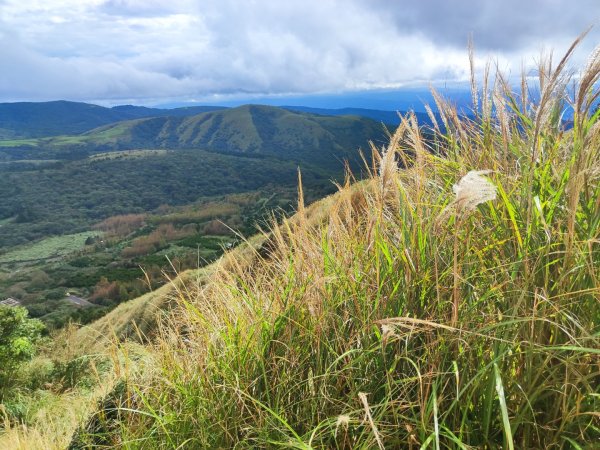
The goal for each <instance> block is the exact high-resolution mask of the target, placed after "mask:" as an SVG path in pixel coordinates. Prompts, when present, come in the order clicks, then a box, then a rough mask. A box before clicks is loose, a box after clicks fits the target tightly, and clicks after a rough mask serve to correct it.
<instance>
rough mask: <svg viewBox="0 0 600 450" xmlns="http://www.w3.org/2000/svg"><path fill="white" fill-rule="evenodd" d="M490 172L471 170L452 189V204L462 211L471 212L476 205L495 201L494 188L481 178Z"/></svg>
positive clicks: (485, 179)
mask: <svg viewBox="0 0 600 450" xmlns="http://www.w3.org/2000/svg"><path fill="white" fill-rule="evenodd" d="M491 172H492V171H491V170H471V171H470V172H469V173H467V174H466V175H465V176H464V177H462V178H461V179H460V181H459V182H458V183H457V184H455V185H454V186H453V187H452V191H453V192H454V194H455V195H456V199H455V200H454V204H455V205H456V206H457V207H458V208H459V209H460V210H462V211H472V210H474V209H475V208H476V207H477V205H479V204H481V203H485V202H487V201H489V200H495V199H496V186H494V185H493V184H492V182H491V181H490V180H488V179H487V178H485V177H483V176H482V175H486V174H488V173H491Z"/></svg>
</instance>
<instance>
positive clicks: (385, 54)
mask: <svg viewBox="0 0 600 450" xmlns="http://www.w3.org/2000/svg"><path fill="white" fill-rule="evenodd" d="M575 5H576V7H574V6H575ZM590 26H594V28H593V29H592V31H591V32H590V33H589V34H588V36H587V38H586V40H585V41H584V43H583V45H582V46H581V47H580V49H579V51H578V53H577V54H576V55H575V57H574V59H573V64H574V65H575V66H577V65H581V64H582V63H583V62H585V60H586V57H587V55H588V54H589V53H590V52H591V51H592V50H593V48H594V47H595V46H596V45H597V44H598V43H600V2H599V1H598V0H578V1H577V2H573V1H572V0H571V1H566V0H428V1H427V0H421V1H417V0H414V1H400V0H168V1H167V0H0V61H1V63H0V64H1V67H0V102H7V101H47V100H56V99H67V100H73V101H87V102H93V103H100V104H105V105H113V104H123V103H130V104H140V105H157V104H178V103H186V102H200V103H205V104H228V103H235V102H236V101H238V102H242V101H247V100H248V99H250V100H251V99H270V102H276V99H281V101H284V102H288V103H289V102H290V101H289V100H288V99H294V98H296V99H303V98H307V97H312V98H330V97H331V98H332V96H333V97H336V96H337V98H338V99H339V98H342V97H343V98H347V99H351V98H365V96H367V97H369V96H372V95H371V94H373V95H375V96H377V95H379V96H381V95H385V93H386V92H403V91H410V90H411V89H413V90H414V89H422V88H426V87H427V86H428V85H429V84H434V85H443V86H453V87H454V86H462V85H463V83H465V82H466V80H468V76H469V64H468V56H467V50H466V48H467V41H468V39H469V36H472V39H473V42H474V46H475V51H476V53H475V54H476V63H477V67H478V68H479V69H481V68H482V67H483V66H484V64H485V61H486V60H487V59H489V58H492V60H493V61H494V63H495V64H497V65H498V67H499V68H500V69H501V70H503V71H504V72H506V73H507V74H508V75H509V76H511V77H516V76H518V75H519V74H520V73H521V70H522V66H523V65H524V66H525V67H526V71H527V73H528V74H534V70H533V69H532V67H533V66H534V65H535V62H536V61H538V60H539V56H540V52H541V51H546V52H548V51H550V50H552V49H553V50H554V53H555V55H557V57H558V56H560V55H561V54H562V53H564V51H565V50H566V49H567V48H568V46H569V44H570V43H571V42H572V41H573V40H574V39H575V38H576V37H577V36H578V35H579V34H580V33H581V32H583V31H584V30H586V29H587V28H588V27H590ZM340 96H341V97H340ZM274 99H275V100H274ZM348 102H349V103H352V102H351V101H350V100H348ZM296 103H298V101H296ZM341 106H343V105H341ZM346 106H356V104H347V105H346Z"/></svg>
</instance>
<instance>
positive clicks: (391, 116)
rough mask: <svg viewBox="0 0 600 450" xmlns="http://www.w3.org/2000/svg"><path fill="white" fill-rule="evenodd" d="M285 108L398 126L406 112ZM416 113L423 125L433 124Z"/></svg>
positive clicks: (425, 115) (304, 107)
mask: <svg viewBox="0 0 600 450" xmlns="http://www.w3.org/2000/svg"><path fill="white" fill-rule="evenodd" d="M282 108H283V109H287V110H290V111H297V112H306V113H310V114H319V115H322V116H359V117H366V118H369V119H372V120H376V121H378V122H381V123H384V124H385V125H390V126H398V124H399V123H400V116H399V115H402V114H405V112H403V111H385V110H380V109H365V108H337V109H330V108H312V107H309V106H282ZM415 115H416V116H417V119H419V124H421V125H425V124H426V125H431V119H430V118H429V116H428V115H427V114H425V113H420V112H416V113H415Z"/></svg>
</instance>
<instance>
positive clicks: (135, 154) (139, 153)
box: [88, 149, 167, 161]
mask: <svg viewBox="0 0 600 450" xmlns="http://www.w3.org/2000/svg"><path fill="white" fill-rule="evenodd" d="M166 154H167V150H143V149H140V150H123V151H120V152H119V151H115V152H105V153H96V154H94V155H91V156H89V157H88V159H89V160H90V161H99V160H104V159H117V158H128V159H135V158H145V157H147V156H159V155H166Z"/></svg>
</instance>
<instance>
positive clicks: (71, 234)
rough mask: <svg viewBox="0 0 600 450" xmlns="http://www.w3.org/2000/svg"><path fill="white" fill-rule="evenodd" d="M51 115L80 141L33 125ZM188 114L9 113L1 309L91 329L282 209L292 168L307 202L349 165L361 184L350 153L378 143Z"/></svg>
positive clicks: (0, 231) (369, 133)
mask: <svg viewBox="0 0 600 450" xmlns="http://www.w3.org/2000/svg"><path fill="white" fill-rule="evenodd" d="M20 107H21V108H25V106H23V105H21V106H20ZM57 107H58V108H59V112H60V114H63V116H64V117H63V119H62V120H60V121H58V122H57V123H61V124H67V123H71V122H69V120H68V118H69V117H71V116H78V117H80V120H79V121H76V123H78V124H79V128H76V129H77V130H78V131H82V132H81V133H80V134H71V135H65V134H62V133H64V132H66V131H70V130H73V129H75V128H73V127H71V128H69V127H66V126H64V125H61V126H58V125H56V124H54V123H53V122H51V121H49V120H48V118H47V117H46V116H43V115H42V113H41V112H40V113H39V115H36V111H42V112H43V111H46V112H48V109H49V108H55V109H56V108H57ZM14 108H15V107H14V106H13V109H14ZM4 109H6V106H5V105H4V106H3V105H0V116H1V115H2V111H3V110H4ZM197 109H198V108H180V109H176V110H169V111H171V112H172V113H173V115H172V116H165V115H164V114H165V113H164V111H160V110H152V109H149V108H134V107H131V108H127V107H116V108H110V109H108V108H102V107H94V105H84V104H71V103H69V102H53V103H51V104H48V105H44V104H41V105H40V104H35V105H34V111H29V113H28V114H25V113H24V112H23V114H24V117H25V116H26V117H27V118H28V119H27V120H28V121H27V122H25V121H21V122H18V121H16V120H14V117H15V115H14V111H13V121H12V122H8V123H5V124H3V129H4V130H5V131H6V130H7V129H8V128H9V127H10V126H12V127H13V129H12V130H10V132H8V131H6V132H5V134H11V135H13V136H27V137H25V138H23V139H14V138H11V139H4V140H0V175H1V176H0V192H1V193H2V197H3V201H2V202H1V203H0V299H1V300H4V299H6V298H11V299H14V300H17V301H18V302H20V304H21V305H23V306H25V307H27V308H28V310H29V313H30V315H31V316H32V317H37V318H41V319H42V320H43V321H44V322H45V324H46V325H47V326H48V327H49V328H50V329H54V328H60V327H62V326H64V325H65V324H67V323H68V322H69V321H75V322H78V323H81V324H85V323H89V322H90V321H92V320H94V319H97V318H98V317H101V316H102V315H104V314H106V313H107V312H108V311H110V310H111V309H112V308H114V307H115V306H116V305H118V304H120V303H122V302H125V301H128V300H130V299H133V298H136V297H138V296H139V295H141V294H143V293H145V292H148V291H150V290H153V289H156V288H157V287H158V286H160V285H162V284H164V283H165V282H166V280H167V279H168V278H169V277H173V276H175V275H176V273H178V272H180V271H183V270H186V269H191V268H198V267H202V266H204V265H206V264H209V263H210V262H212V261H214V260H215V259H216V258H218V257H219V256H220V255H221V254H222V253H223V251H224V250H225V249H226V248H230V247H231V246H234V245H237V244H238V243H239V242H240V241H241V239H243V237H244V236H251V235H253V234H255V233H256V231H257V226H263V227H265V226H266V225H267V223H268V222H269V221H270V220H272V219H273V217H282V216H285V215H287V214H289V213H291V212H292V211H293V207H292V205H294V204H295V203H296V190H297V182H298V170H301V173H302V181H303V186H304V190H305V196H306V200H307V201H308V202H311V201H314V200H316V199H319V198H321V197H323V196H325V195H328V194H330V193H332V192H333V191H334V190H335V186H334V184H333V181H335V180H337V181H338V182H340V181H341V180H342V179H343V176H344V165H345V164H346V163H347V164H349V166H350V167H351V168H352V170H353V172H354V173H355V174H360V172H361V170H362V168H363V164H364V163H363V161H362V156H361V155H360V151H363V152H364V153H365V154H368V153H369V151H370V150H369V145H370V144H369V142H375V143H377V144H378V143H380V142H382V141H384V140H385V139H386V137H385V130H384V126H383V125H382V124H381V123H377V122H375V121H373V120H371V119H368V118H362V117H359V116H341V117H334V116H325V115H322V114H320V115H315V114H310V113H306V112H292V111H290V110H285V109H280V108H275V107H266V106H257V105H248V106H242V107H239V108H231V109H225V108H218V107H215V108H210V107H206V108H203V109H206V110H207V111H201V112H200V113H199V114H193V113H198V110H197ZM321 112H323V111H321ZM55 113H56V111H55ZM92 113H93V114H92ZM152 113H155V114H158V115H157V116H154V117H136V118H134V119H131V116H134V115H136V114H137V115H138V116H144V115H148V114H152ZM159 113H162V114H159ZM123 115H125V116H127V120H122V121H118V122H114V123H110V124H107V125H102V126H100V127H99V128H97V127H95V125H98V124H100V123H101V122H102V121H106V120H112V119H114V118H115V117H122V116H123ZM16 117H17V118H18V117H19V116H18V115H16ZM36 117H39V120H38V121H37V122H36V120H35V118H36ZM55 119H56V117H55ZM89 127H94V128H91V129H86V128H89ZM42 131H44V132H45V133H47V136H41V133H42ZM69 295H76V296H77V297H78V298H83V299H86V300H89V301H90V302H91V304H89V305H86V306H85V307H82V306H81V305H78V304H74V303H73V302H72V301H69V299H68V296H69Z"/></svg>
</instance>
